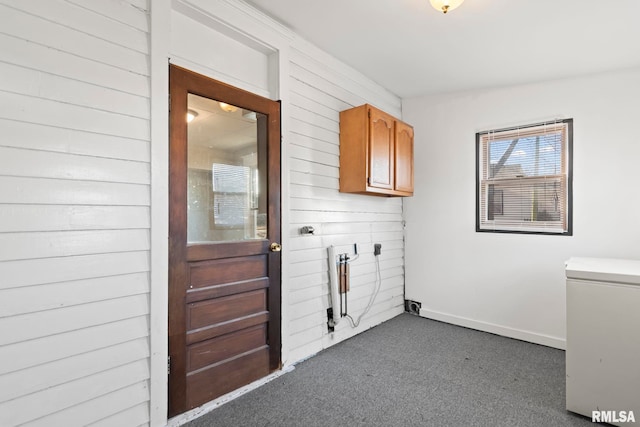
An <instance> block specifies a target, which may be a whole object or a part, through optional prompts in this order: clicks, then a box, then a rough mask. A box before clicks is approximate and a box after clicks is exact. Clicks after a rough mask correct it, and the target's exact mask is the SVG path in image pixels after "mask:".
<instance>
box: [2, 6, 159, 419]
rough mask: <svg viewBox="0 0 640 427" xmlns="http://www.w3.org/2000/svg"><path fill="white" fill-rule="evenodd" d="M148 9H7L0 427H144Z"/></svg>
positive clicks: (4, 28) (4, 14)
mask: <svg viewBox="0 0 640 427" xmlns="http://www.w3.org/2000/svg"><path fill="white" fill-rule="evenodd" d="M147 6H148V5H147V1H146V0H64V1H63V0H29V1H21V0H0V51H1V52H2V57H1V58H0V61H1V62H0V101H1V102H0V131H1V132H2V135H3V137H2V139H0V361H1V362H2V363H0V425H2V426H14V425H28V426H47V427H52V426H53V427H55V426H71V425H104V426H107V425H108V426H139V425H147V423H148V419H149V409H148V405H149V404H148V400H149V392H148V382H149V360H148V358H149V336H148V335H149V332H148V331H149V321H148V313H149V303H148V293H149V277H148V276H149V222H150V220H149V207H150V196H149V185H150V167H149V162H150V154H149V153H150V147H149V138H150V137H149V135H150V131H149V111H150V107H149V96H150V91H149V65H148V64H149V58H148V45H149V43H148V33H149V28H148V10H147ZM94 423H95V424H94Z"/></svg>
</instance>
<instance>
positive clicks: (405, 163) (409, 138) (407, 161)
mask: <svg viewBox="0 0 640 427" xmlns="http://www.w3.org/2000/svg"><path fill="white" fill-rule="evenodd" d="M395 157H396V168H395V173H396V190H398V191H405V192H407V193H413V128H412V127H411V126H409V125H408V124H406V123H403V122H401V121H396V153H395Z"/></svg>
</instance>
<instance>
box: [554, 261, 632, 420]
mask: <svg viewBox="0 0 640 427" xmlns="http://www.w3.org/2000/svg"><path fill="white" fill-rule="evenodd" d="M566 274H567V351H566V363H567V366H566V369H567V410H569V411H572V412H576V413H579V414H582V415H586V416H587V417H592V415H593V411H597V412H598V416H600V417H601V418H600V420H602V417H606V418H607V419H606V420H605V421H606V422H608V423H610V424H614V425H620V426H629V425H640V261H636V260H621V259H600V258H571V259H570V260H569V261H567V263H566ZM600 411H604V412H600ZM623 411H624V413H623ZM629 411H632V412H633V414H629ZM630 415H631V416H633V418H634V419H635V422H621V420H622V418H623V417H626V418H631V417H630ZM625 421H628V420H625Z"/></svg>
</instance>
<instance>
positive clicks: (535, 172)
mask: <svg viewBox="0 0 640 427" xmlns="http://www.w3.org/2000/svg"><path fill="white" fill-rule="evenodd" d="M572 140H573V119H567V120H561V121H560V120H558V121H555V122H548V123H542V124H536V125H527V126H521V127H517V128H510V129H499V130H491V131H485V132H479V133H477V134H476V158H477V171H476V184H477V186H476V231H488V232H508V233H533V234H538V233H540V234H559V235H571V234H572V217H571V204H572V190H571V184H572V171H571V164H572V159H571V157H572V143H573V141H572Z"/></svg>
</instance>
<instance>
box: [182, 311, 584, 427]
mask: <svg viewBox="0 0 640 427" xmlns="http://www.w3.org/2000/svg"><path fill="white" fill-rule="evenodd" d="M404 425H416V426H456V427H458V426H593V425H594V424H593V423H592V422H591V420H590V419H589V418H586V417H582V416H579V415H575V414H572V413H570V412H567V411H566V410H565V364H564V351H561V350H556V349H552V348H548V347H543V346H539V345H536V344H530V343H526V342H522V341H518V340H513V339H510V338H505V337H500V336H497V335H492V334H488V333H484V332H478V331H474V330H471V329H466V328H462V327H458V326H453V325H449V324H446V323H441V322H436V321H432V320H428V319H424V318H421V317H417V316H412V315H409V314H403V315H400V316H398V317H396V318H394V319H392V320H390V321H388V322H385V323H383V324H382V325H380V326H377V327H375V328H373V329H370V330H369V331H367V332H364V333H362V334H360V335H358V336H356V337H353V338H351V339H349V340H347V341H345V342H343V343H340V344H338V345H336V346H334V347H331V348H329V349H327V350H325V351H323V352H321V353H319V354H318V355H317V356H314V357H312V358H310V359H308V360H306V361H304V362H302V363H300V364H298V365H297V366H296V369H295V370H294V371H293V372H290V373H288V374H285V375H283V376H281V377H279V378H277V379H275V380H273V381H272V382H270V383H268V384H266V385H264V386H262V387H260V388H258V389H256V390H254V391H251V392H249V393H247V394H245V395H243V396H241V397H239V398H238V399H236V400H233V401H231V402H229V403H227V404H225V405H223V406H221V407H219V408H217V409H215V410H214V411H212V412H210V413H209V414H207V415H204V416H203V417H201V418H199V419H196V420H194V421H192V422H190V423H189V424H187V426H189V427H214V426H215V427H223V426H278V427H280V426H304V427H312V426H336V427H337V426H404Z"/></svg>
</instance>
